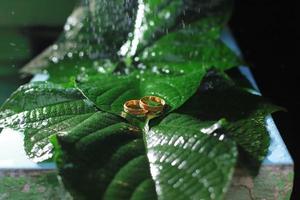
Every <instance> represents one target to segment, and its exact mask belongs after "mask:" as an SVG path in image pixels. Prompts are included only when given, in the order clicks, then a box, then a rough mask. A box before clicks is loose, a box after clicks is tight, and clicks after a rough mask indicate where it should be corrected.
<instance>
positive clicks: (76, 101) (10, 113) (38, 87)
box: [0, 83, 96, 162]
mask: <svg viewBox="0 0 300 200" xmlns="http://www.w3.org/2000/svg"><path fill="white" fill-rule="evenodd" d="M95 111H96V109H95V107H93V106H92V105H91V103H89V102H88V101H86V100H84V99H83V98H82V95H81V94H80V93H79V92H78V91H76V90H74V89H63V88H62V87H60V86H57V85H55V84H50V83H31V84H27V85H24V86H21V87H20V88H19V89H18V90H17V91H16V92H14V93H13V94H12V96H11V97H10V98H9V99H8V100H7V101H6V102H5V104H4V105H3V106H2V108H1V110H0V125H1V127H11V128H14V129H16V130H18V131H22V132H24V134H25V139H24V145H25V151H26V153H27V155H28V156H29V157H30V158H32V159H33V160H34V161H36V162H40V161H44V160H47V159H50V158H51V157H52V146H51V145H50V143H49V140H48V137H49V136H51V135H52V134H56V133H57V132H58V131H63V130H66V129H69V128H71V127H73V126H74V125H76V124H78V123H79V122H81V121H82V120H84V119H86V118H87V117H88V116H90V115H91V114H92V113H93V112H95Z"/></svg>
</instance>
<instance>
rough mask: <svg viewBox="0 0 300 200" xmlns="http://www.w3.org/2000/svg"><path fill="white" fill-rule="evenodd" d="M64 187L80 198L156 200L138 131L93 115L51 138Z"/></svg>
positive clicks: (104, 115) (110, 117)
mask: <svg viewBox="0 0 300 200" xmlns="http://www.w3.org/2000/svg"><path fill="white" fill-rule="evenodd" d="M52 142H53V144H54V146H55V147H56V161H57V163H58V167H59V171H60V175H61V176H62V178H63V182H64V184H65V185H66V187H67V188H68V189H69V190H70V191H71V192H72V194H73V195H74V196H75V197H82V198H81V199H95V198H99V199H111V200H114V199H115V200H117V199H156V193H155V190H154V184H153V181H152V179H151V176H150V171H149V164H148V160H147V157H146V154H145V146H144V142H143V139H142V133H141V131H140V130H139V129H138V128H136V127H133V126H132V125H130V124H128V123H127V122H126V121H125V120H124V119H123V118H121V117H117V116H115V115H112V114H108V113H104V112H96V113H94V114H93V115H91V116H90V117H89V118H87V119H86V120H84V121H82V122H81V123H79V124H78V125H77V126H75V127H73V128H72V129H70V130H68V131H67V132H63V133H60V134H58V135H57V136H56V137H53V138H52Z"/></svg>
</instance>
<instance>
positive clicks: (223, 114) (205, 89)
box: [177, 71, 282, 161]
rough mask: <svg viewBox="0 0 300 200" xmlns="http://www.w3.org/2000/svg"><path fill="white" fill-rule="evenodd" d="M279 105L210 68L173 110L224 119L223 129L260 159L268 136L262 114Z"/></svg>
mask: <svg viewBox="0 0 300 200" xmlns="http://www.w3.org/2000/svg"><path fill="white" fill-rule="evenodd" d="M279 110H282V108H280V107H278V106H275V105H273V104H271V103H269V102H268V101H267V100H266V99H264V98H263V97H261V96H258V95H254V94H251V93H249V92H248V91H246V90H244V89H241V88H239V87H238V86H236V85H235V83H234V82H233V81H232V80H231V79H230V78H228V77H226V75H224V74H222V73H218V72H216V71H211V72H209V73H208V74H207V76H206V77H205V78H204V80H203V82H202V83H201V87H200V89H199V90H198V92H197V93H196V94H195V95H194V96H193V97H192V98H191V99H190V100H189V101H188V102H187V103H186V104H185V105H183V106H182V107H181V108H180V109H179V110H178V111H177V112H179V113H183V114H188V115H192V116H194V117H196V118H198V119H201V120H217V119H220V118H226V119H227V120H228V122H229V123H228V124H227V127H225V129H227V131H226V132H228V133H229V134H230V136H231V137H233V139H234V140H235V141H236V142H237V144H239V145H240V146H241V147H242V148H243V149H244V150H245V151H246V152H247V153H249V155H250V156H252V157H253V158H254V159H256V160H258V161H261V160H262V159H263V158H264V157H265V156H266V154H267V152H268V147H269V143H270V138H269V135H268V132H267V130H266V128H265V117H266V116H267V115H269V114H271V113H273V112H276V111H279Z"/></svg>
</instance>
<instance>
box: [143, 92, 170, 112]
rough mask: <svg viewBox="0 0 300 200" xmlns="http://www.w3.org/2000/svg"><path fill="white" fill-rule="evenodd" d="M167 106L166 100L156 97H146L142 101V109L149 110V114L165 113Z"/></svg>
mask: <svg viewBox="0 0 300 200" xmlns="http://www.w3.org/2000/svg"><path fill="white" fill-rule="evenodd" d="M151 104H154V105H151ZM165 105H166V102H165V100H163V99H161V98H159V97H156V96H145V97H143V98H142V99H140V107H141V108H143V109H144V110H148V111H149V112H161V111H163V109H164V107H165Z"/></svg>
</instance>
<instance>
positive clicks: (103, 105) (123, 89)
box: [77, 72, 204, 115]
mask: <svg viewBox="0 0 300 200" xmlns="http://www.w3.org/2000/svg"><path fill="white" fill-rule="evenodd" d="M203 75H204V72H202V73H197V72H190V73H183V74H177V75H164V74H153V73H151V72H144V73H143V74H140V73H139V72H135V73H131V74H129V75H97V76H93V77H89V78H88V79H87V80H81V81H79V82H77V87H78V88H79V89H80V91H82V93H83V94H84V96H86V97H87V98H88V99H90V100H91V101H93V102H94V103H95V104H96V105H97V107H98V108H100V109H101V110H104V111H108V112H112V113H115V114H119V115H120V114H121V112H122V111H123V104H124V103H125V102H126V101H128V100H131V99H139V98H141V97H143V96H147V95H155V96H159V97H161V98H163V99H164V100H165V101H166V102H167V104H168V106H169V108H170V109H169V110H173V109H175V108H178V107H179V106H180V105H182V104H183V103H184V102H185V101H186V100H187V99H188V98H189V97H190V96H191V95H193V91H195V90H196V89H197V87H198V84H199V79H201V77H202V76H203ZM187 80H189V81H187Z"/></svg>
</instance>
